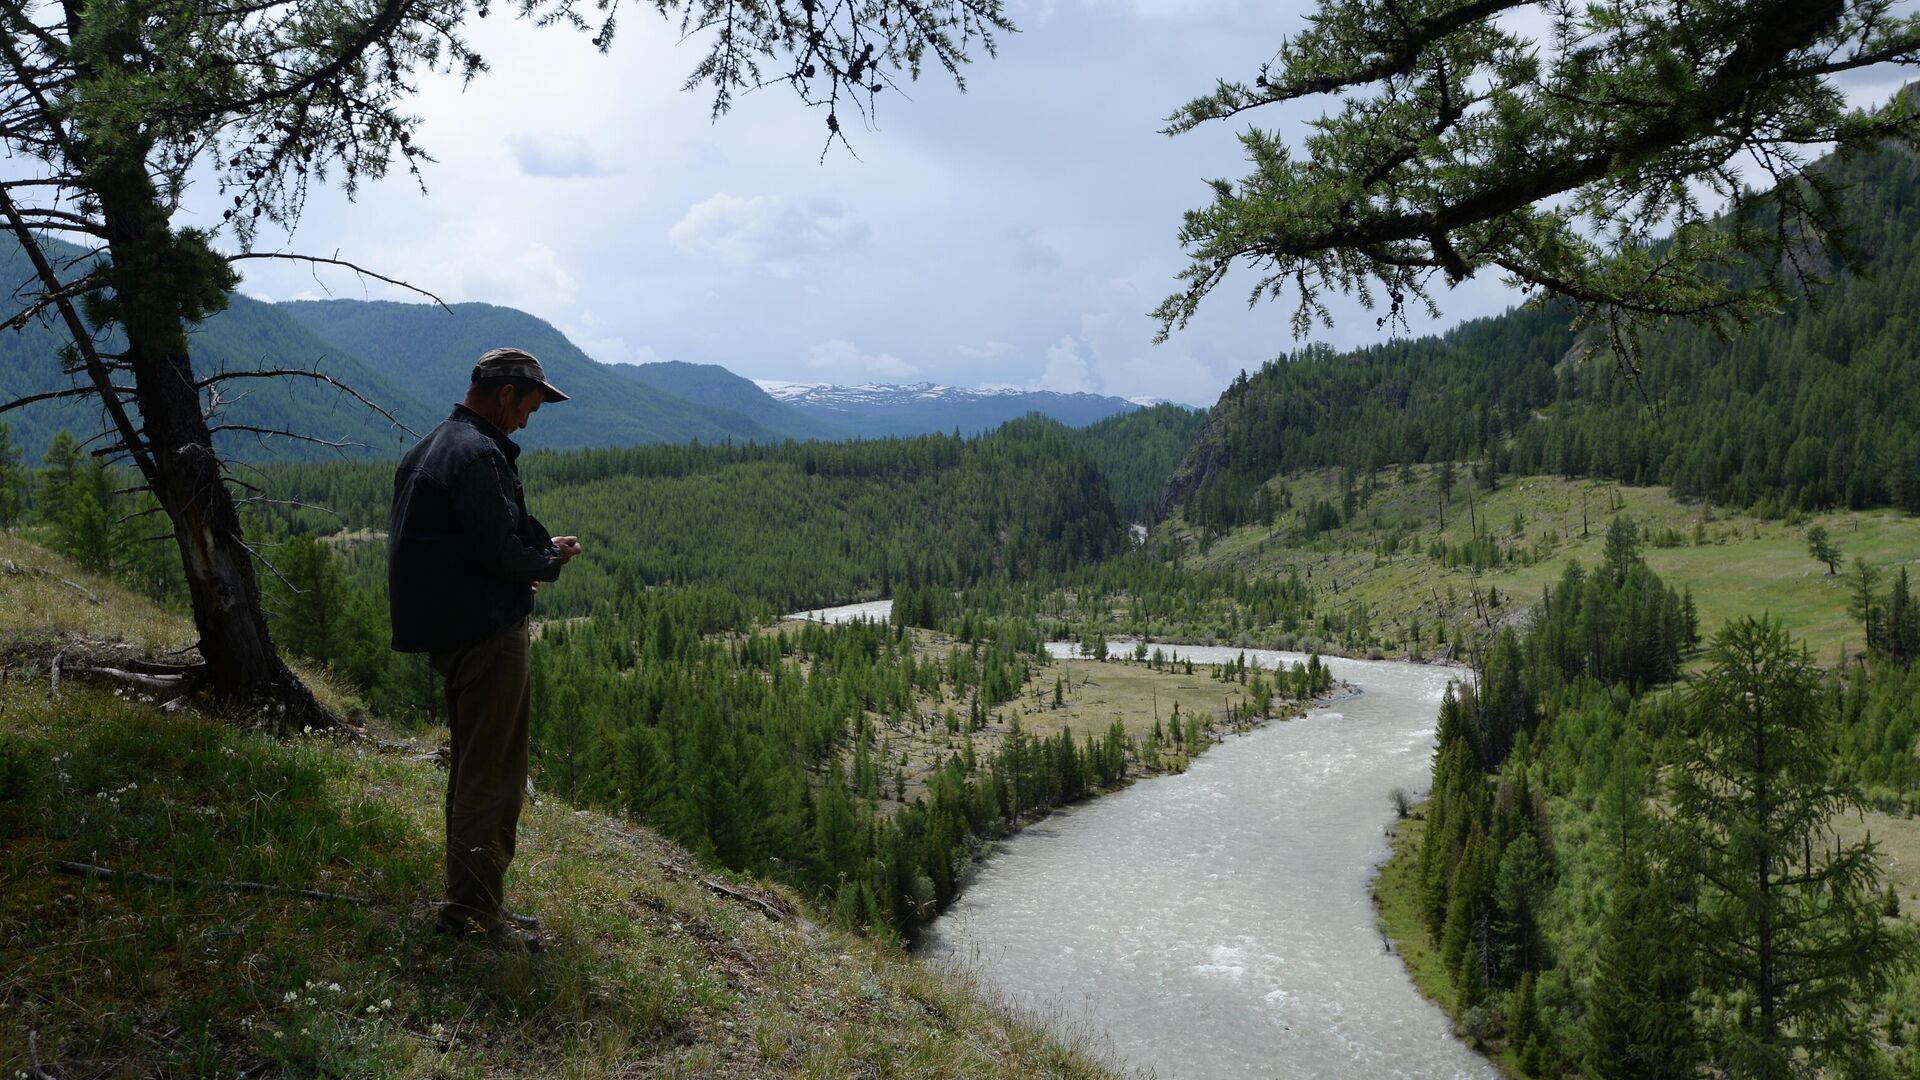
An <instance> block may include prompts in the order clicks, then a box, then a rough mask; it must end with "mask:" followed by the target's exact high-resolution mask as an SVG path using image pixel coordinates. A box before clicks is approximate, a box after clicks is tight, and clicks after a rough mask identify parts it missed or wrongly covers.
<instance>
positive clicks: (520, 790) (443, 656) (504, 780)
mask: <svg viewBox="0 0 1920 1080" xmlns="http://www.w3.org/2000/svg"><path fill="white" fill-rule="evenodd" d="M528 657H529V652H528V645H527V621H526V620H525V619H522V620H520V621H519V622H516V623H514V624H513V625H512V626H509V627H507V628H506V629H504V630H502V631H500V632H499V633H497V634H495V635H493V636H492V637H489V638H487V639H485V640H483V641H480V642H477V643H475V644H473V645H469V646H466V647H465V648H460V649H446V650H439V651H436V652H434V653H432V654H431V659H432V661H433V669H434V670H435V671H438V672H439V673H440V677H441V679H443V680H444V681H445V683H446V688H447V727H448V728H449V729H451V730H452V732H453V756H452V760H451V761H450V762H449V764H448V771H447V912H448V914H449V915H453V916H458V917H464V918H467V919H471V920H473V921H474V922H475V923H477V924H479V925H481V926H492V925H493V924H495V923H497V922H499V921H500V906H501V900H502V898H503V897H504V895H505V881H506V876H507V866H508V864H510V863H512V862H513V839H514V832H515V830H516V829H517V828H518V826H519V824H520V800H521V797H522V795H523V794H524V793H525V791H526V787H527V709H528V704H529V698H528V692H529V689H530V682H531V680H530V677H529V670H528Z"/></svg>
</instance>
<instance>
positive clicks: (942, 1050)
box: [0, 537, 1107, 1077]
mask: <svg viewBox="0 0 1920 1080" xmlns="http://www.w3.org/2000/svg"><path fill="white" fill-rule="evenodd" d="M0 555H3V556H4V557H5V558H7V559H9V560H12V562H13V563H14V564H15V565H16V566H20V567H29V568H51V569H52V570H53V572H54V573H55V574H57V575H59V576H61V577H66V578H70V579H74V580H75V581H76V583H77V584H79V585H81V586H83V587H85V588H87V589H89V590H92V591H93V592H94V593H95V594H96V595H97V596H98V597H99V598H100V599H101V600H102V603H100V604H98V605H94V604H89V603H86V602H84V601H81V602H76V601H75V597H76V593H75V592H74V591H73V590H72V589H71V588H69V587H68V586H66V585H63V584H61V583H60V582H58V581H56V580H52V579H48V578H40V577H31V576H27V577H9V578H8V579H7V580H6V587H5V589H4V590H0V641H3V642H4V643H5V649H6V651H7V654H8V658H7V662H6V665H5V669H4V670H5V676H4V679H0V702H4V708H3V709H0V881H3V882H4V883H5V886H4V887H5V893H6V896H7V903H6V905H5V907H4V908H0V936H3V937H4V940H5V941H6V942H7V943H8V944H7V956H8V962H7V979H6V981H5V982H4V983H0V1068H4V1069H5V1070H6V1073H7V1075H9V1076H11V1075H14V1074H16V1073H23V1072H24V1073H28V1074H29V1075H32V1073H31V1072H29V1070H43V1071H44V1072H45V1074H46V1075H58V1076H86V1075H104V1074H115V1075H141V1076H148V1075H178V1076H204V1075H210V1074H214V1073H219V1074H225V1075H233V1074H236V1073H238V1074H240V1075H249V1076H251V1075H292V1074H299V1075H333V1076H353V1077H372V1076H412V1075H481V1074H484V1075H488V1076H499V1077H520V1076H528V1077H531V1076H558V1075H615V1074H618V1075H698V1076H715V1077H759V1076H789V1075H791V1076H846V1075H890V1076H926V1077H967V1076H978V1077H990V1076H991V1077H998V1076H1007V1075H1034V1076H1063V1077H1093V1076H1104V1075H1107V1072H1106V1071H1105V1069H1104V1068H1103V1067H1102V1066H1101V1065H1100V1064H1098V1063H1097V1062H1095V1061H1094V1060H1093V1059H1092V1058H1090V1057H1089V1056H1088V1055H1087V1054H1085V1053H1083V1052H1081V1051H1078V1050H1075V1049H1073V1048H1069V1047H1063V1046H1061V1045H1059V1044H1057V1043H1055V1042H1053V1041H1051V1040H1050V1039H1049V1038H1048V1037H1047V1036H1045V1035H1043V1034H1041V1033H1040V1032H1039V1030H1038V1028H1037V1027H1035V1026H1032V1025H1030V1024H1028V1023H1026V1022H1024V1021H1022V1020H1020V1019H1017V1018H1014V1017H1012V1016H1010V1015H1008V1014H1007V1013H1005V1012H1004V1011H1002V1010H1000V1009H997V1008H995V1007H992V1006H989V1005H986V1004H982V1003H981V1002H980V1001H979V1000H977V999H976V998H974V997H973V996H971V994H970V992H969V990H968V988H967V986H966V984H965V983H964V982H962V981H956V980H955V979H953V978H950V977H947V976H943V975H939V974H936V973H934V972H931V971H929V970H927V969H925V968H922V967H920V966H919V965H917V964H914V963H913V962H911V961H909V960H907V959H905V958H904V957H903V956H902V955H901V954H900V953H899V952H898V951H897V950H895V949H892V948H890V947H887V946H883V945H878V944H875V943H872V942H869V941H866V940H863V939H860V938H856V937H852V936H850V935H847V934H845V933H842V932H840V931H837V930H833V929H830V928H828V926H827V921H826V920H825V919H823V918H821V917H819V916H816V915H815V914H813V913H812V912H810V911H809V910H808V909H807V908H806V907H805V906H804V905H803V904H801V903H800V902H798V901H797V900H796V899H795V898H794V896H793V895H792V894H790V893H787V892H785V891H779V890H769V889H767V888H766V887H763V886H760V885H757V884H754V883H752V882H745V881H737V880H734V879H730V878H725V877H720V876H715V875H714V874H712V873H711V872H709V871H705V870H702V869H700V868H699V866H698V863H697V861H696V860H695V859H694V858H693V857H692V856H690V855H689V854H688V853H687V852H685V851H684V850H681V849H679V848H677V847H675V846H674V845H672V844H670V843H667V842H666V841H663V840H661V839H660V838H659V837H658V836H656V835H655V834H653V833H651V832H649V831H647V830H645V829H642V828H638V827H636V826H632V825H629V824H626V823H623V822H621V821H619V820H616V819H612V818H607V817H603V816H600V815H598V814H594V813H588V812H585V811H573V810H571V809H570V808H568V807H565V806H563V805H560V804H559V803H557V802H556V801H553V800H551V799H541V800H539V802H538V803H537V804H536V805H535V806H533V807H531V808H529V811H528V814H527V816H526V817H525V818H524V819H523V822H522V828H521V857H520V859H519V860H518V861H517V862H516V866H515V873H514V880H513V881H512V883H511V885H510V888H511V890H512V894H513V896H514V897H516V898H517V899H518V900H519V901H520V904H521V907H522V910H524V911H526V912H528V913H530V914H533V915H535V916H538V917H539V918H540V919H541V920H543V922H544V924H545V935H546V938H547V941H548V949H547V951H546V952H545V953H543V954H541V955H539V956H536V957H501V956H497V955H494V954H491V953H489V952H486V951H483V950H479V949H475V948H473V947H471V946H465V945H456V944H454V943H451V942H449V941H448V940H447V939H444V938H441V937H438V936H436V935H433V934H431V933H430V932H429V930H428V927H429V925H430V922H431V918H432V914H433V904H434V897H435V895H436V891H437V887H438V880H439V871H438V861H439V857H440V850H439V841H438V836H439V829H440V814H441V804H440V800H441V794H442V789H443V784H444V780H443V779H442V777H441V776H440V774H439V772H438V771H437V769H436V768H435V766H434V765H433V764H432V763H431V755H430V754H427V753H425V752H426V751H427V750H430V749H431V748H432V747H434V746H435V745H438V743H439V742H440V741H441V740H442V739H443V738H444V732H443V731H437V730H422V731H412V732H391V731H384V730H383V728H382V725H381V724H380V723H379V722H378V721H377V720H376V721H375V723H374V730H375V731H376V732H379V733H380V734H379V737H377V738H375V739H370V740H367V741H364V742H361V743H356V744H341V743H336V742H333V741H330V740H323V739H319V738H301V737H297V736H296V737H293V738H291V739H286V740H281V739H276V738H273V737H271V736H269V735H267V734H264V733H261V732H258V731H254V730H248V729H243V728H241V727H238V726H236V725H234V724H231V723H228V722H224V721H222V720H220V719H218V718H214V717H206V716H200V715H196V714H194V713H193V712H192V710H191V708H189V709H187V710H184V711H177V712H173V713H165V712H162V710H161V709H160V707H159V706H158V705H157V704H156V703H154V702H153V701H151V700H150V699H149V698H147V697H146V696H145V695H142V694H137V693H128V692H124V691H118V690H113V689H108V688H106V687H102V686H99V685H91V684H87V683H84V682H82V681H80V680H78V679H76V678H75V677H74V675H73V669H74V667H76V666H77V665H78V660H79V657H80V656H81V655H82V654H83V653H86V652H88V651H93V652H96V653H99V652H107V653H116V654H118V655H122V656H124V655H131V654H141V653H148V654H150V653H154V652H157V651H160V650H165V649H170V648H173V647H175V646H177V645H178V644H179V643H180V642H182V641H184V640H187V639H190V637H191V632H190V629H189V628H188V627H187V626H186V625H185V624H184V623H182V622H181V621H180V620H178V619H175V618H173V617H170V616H168V615H166V614H165V613H163V612H160V611H157V610H154V609H152V608H151V607H149V606H147V605H145V604H143V603H141V602H139V601H137V600H135V599H133V598H131V597H129V596H127V595H126V594H124V593H121V592H119V591H117V590H115V589H114V588H113V587H112V586H111V585H109V584H108V583H105V582H101V581H97V580H92V579H87V578H83V577H80V576H79V575H78V573H77V571H75V570H74V569H73V568H72V567H70V566H67V565H65V564H64V563H62V561H61V560H59V559H58V558H56V557H54V556H52V555H51V554H49V553H47V552H44V551H42V550H40V549H37V548H34V547H32V546H30V545H27V544H25V543H23V542H21V541H19V540H15V539H12V538H8V537H0ZM55 655H60V656H62V657H63V658H64V659H65V662H66V665H67V677H66V678H65V679H62V680H61V681H60V686H59V690H58V692H57V693H56V692H55V691H53V690H52V689H51V683H50V672H49V666H50V663H51V661H52V660H53V658H54V656H55ZM59 860H75V861H79V862H84V863H87V864H92V865H100V866H107V867H111V868H114V869H116V870H122V871H132V872H142V873H148V874H155V875H165V876H168V877H171V878H176V879H190V880H191V881H195V882H221V881H230V880H239V881H250V882H255V883H260V884H262V885H265V886H269V887H271V888H275V889H285V888H294V889H297V888H318V889H321V890H325V891H327V892H331V893H336V894H342V895H345V896H351V897H357V898H359V899H357V900H348V901H340V900H306V899H297V898H294V897H291V896H287V895H283V894H273V893H269V894H266V895H261V894H258V893H252V894H250V893H242V892H235V891H231V890H229V889H225V888H220V887H217V886H215V887H198V886H194V885H179V884H176V885H171V886H168V885H154V884H138V883H129V882H118V881H116V882H104V881H97V880H89V879H84V878H80V877H74V876H69V875H65V874H60V873H55V872H53V868H54V864H55V863H56V861H59ZM30 1033H31V1036H30Z"/></svg>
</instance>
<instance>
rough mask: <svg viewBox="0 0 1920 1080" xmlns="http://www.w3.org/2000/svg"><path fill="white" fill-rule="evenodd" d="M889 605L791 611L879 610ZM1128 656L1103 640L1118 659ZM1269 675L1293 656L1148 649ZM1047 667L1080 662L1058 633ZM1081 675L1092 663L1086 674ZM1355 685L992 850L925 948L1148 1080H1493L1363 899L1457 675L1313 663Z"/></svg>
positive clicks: (1415, 667)
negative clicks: (1398, 801)
mask: <svg viewBox="0 0 1920 1080" xmlns="http://www.w3.org/2000/svg"><path fill="white" fill-rule="evenodd" d="M891 608H892V605H891V604H890V603H888V602H886V601H879V602H875V603H870V604H859V605H850V606H848V607H845V608H832V609H822V610H820V611H814V612H807V613H803V614H801V615H798V616H795V617H799V618H808V617H810V618H815V619H821V620H823V621H827V622H840V621H845V620H847V619H849V618H855V617H860V618H869V619H886V618H888V617H889V616H890V615H891ZM1133 647H1134V643H1133V642H1131V641H1115V642H1111V643H1109V645H1108V649H1109V652H1110V653H1112V654H1113V655H1115V656H1130V655H1132V652H1133ZM1150 648H1158V649H1160V650H1161V651H1162V652H1164V653H1167V654H1169V655H1171V656H1173V657H1177V658H1184V659H1191V660H1193V661H1195V662H1196V663H1221V662H1225V661H1229V660H1232V659H1234V658H1235V657H1237V656H1240V655H1242V654H1244V655H1245V656H1246V657H1247V659H1248V661H1249V662H1250V663H1257V664H1259V665H1260V666H1261V667H1264V668H1273V667H1275V666H1278V665H1280V664H1287V665H1291V664H1294V663H1296V662H1304V661H1305V660H1306V657H1305V656H1304V655H1301V654H1299V653H1283V652H1274V651H1270V650H1263V649H1235V648H1223V647H1214V646H1187V645H1165V644H1162V645H1157V646H1150ZM1048 650H1049V652H1051V653H1052V654H1053V655H1054V656H1056V657H1074V656H1078V653H1077V651H1076V646H1075V645H1074V644H1073V643H1071V642H1054V643H1050V644H1049V645H1048ZM1086 662H1087V663H1089V664H1091V663H1092V661H1086ZM1323 662H1324V663H1326V664H1327V665H1328V666H1329V667H1330V668H1331V669H1332V670H1333V674H1334V676H1335V677H1336V678H1339V679H1341V680H1343V681H1345V682H1347V683H1350V684H1352V685H1353V686H1354V687H1357V688H1358V692H1357V693H1354V694H1352V695H1350V696H1346V697H1342V698H1340V699H1339V700H1336V701H1334V702H1332V703H1331V704H1329V705H1327V706H1326V707H1324V708H1317V709H1313V710H1311V711H1310V712H1309V713H1308V714H1307V715H1306V716H1305V717H1303V718H1301V719H1298V720H1290V721H1284V722H1276V723H1272V724H1268V725H1266V726H1264V727H1262V728H1259V729H1256V730H1254V731H1252V732H1249V733H1247V734H1244V735H1238V736H1233V737H1230V738H1229V739H1227V741H1226V742H1224V743H1222V744H1220V745H1218V746H1215V747H1212V748H1211V749H1209V750H1208V751H1207V752H1206V753H1205V754H1202V755H1201V756H1200V757H1198V758H1196V759H1195V760H1194V762H1193V763H1192V765H1191V766H1190V767H1189V768H1188V770H1187V771H1186V772H1185V773H1183V774H1181V775H1178V776H1164V777H1156V778H1153V779H1150V780H1146V781H1142V782H1140V783H1136V784H1134V785H1133V786H1131V787H1129V788H1126V789H1125V790H1122V791H1119V792H1116V793H1114V794H1111V795H1106V796H1102V797H1100V798H1098V799H1094V800H1092V801H1090V802H1087V803H1082V804H1080V805H1079V806H1075V807H1071V808H1069V809H1067V810H1064V811H1060V812H1058V813H1055V814H1054V815H1052V816H1051V817H1049V818H1047V819H1045V820H1043V821H1041V822H1039V823H1037V824H1035V825H1032V826H1029V827H1028V828H1026V829H1025V830H1023V831H1022V832H1020V833H1019V834H1018V835H1016V836H1014V837H1012V838H1011V839H1009V840H1007V841H1004V842H1002V843H1001V844H999V845H998V847H997V849H996V850H995V852H994V853H993V855H992V857H991V858H989V859H987V860H986V861H985V862H984V864H983V865H982V866H981V867H980V869H979V870H978V872H977V873H976V875H975V876H974V878H973V880H972V881H971V882H969V883H968V885H967V886H966V888H965V889H964V890H963V891H962V892H961V894H960V898H959V899H958V900H957V901H956V902H955V903H954V905H953V907H952V908H950V909H949V910H948V912H947V913H946V914H945V915H943V916H941V917H940V918H939V919H938V920H936V921H935V922H934V924H933V925H932V927H931V928H929V930H928V932H927V934H926V936H925V938H924V940H923V942H922V944H921V946H920V954H921V955H922V956H923V957H924V958H926V959H928V960H929V961H931V962H934V963H942V964H954V965H959V966H962V967H965V968H968V969H970V970H971V971H973V972H974V973H975V974H977V975H978V976H979V977H980V978H981V980H982V981H983V982H985V983H986V985H987V986H988V987H989V988H991V989H994V990H997V991H999V992H1000V993H1002V994H1004V995H1005V996H1006V997H1007V998H1008V999H1009V1000H1010V1001H1012V1002H1013V1003H1015V1004H1017V1005H1019V1006H1021V1007H1023V1008H1025V1009H1028V1010H1030V1011H1032V1012H1033V1013H1035V1014H1037V1015H1038V1016H1039V1017H1040V1018H1042V1019H1043V1020H1045V1021H1047V1022H1049V1023H1051V1024H1053V1025H1054V1026H1055V1027H1056V1029H1057V1030H1058V1031H1059V1032H1060V1033H1061V1034H1062V1035H1065V1036H1067V1037H1070V1038H1084V1039H1090V1040H1091V1042H1092V1043H1093V1044H1094V1045H1095V1046H1096V1047H1100V1048H1105V1049H1109V1050H1111V1051H1112V1053H1113V1054H1114V1055H1115V1056H1116V1057H1117V1058H1118V1059H1119V1060H1120V1062H1121V1063H1122V1064H1124V1065H1125V1066H1128V1067H1131V1068H1138V1069H1145V1070H1151V1071H1152V1072H1153V1073H1154V1074H1155V1075H1156V1076H1159V1077H1163V1078H1169V1080H1171V1078H1186V1077H1191V1078H1205V1080H1212V1078H1222V1080H1225V1078H1235V1077H1285V1078H1292V1077H1368V1078H1371V1077H1408V1078H1413V1077H1420V1078H1429V1077H1432V1078H1439V1077H1449V1078H1451V1077H1471V1078H1474V1080H1497V1078H1498V1077H1499V1073H1498V1072H1497V1071H1496V1070H1495V1069H1494V1068H1493V1066H1492V1065H1490V1064H1489V1063H1488V1062H1487V1061H1486V1059H1485V1058H1483V1057H1481V1056H1480V1055H1478V1054H1476V1053H1474V1052H1473V1051H1471V1050H1469V1049H1467V1047H1466V1046H1465V1045H1464V1044H1462V1043H1461V1042H1460V1041H1459V1040H1457V1039H1455V1038H1454V1037H1453V1036H1452V1035H1451V1033H1450V1032H1449V1027H1448V1021H1447V1018H1446V1015H1445V1014H1444V1013H1442V1012H1441V1011H1440V1009H1439V1008H1438V1007H1437V1006H1435V1005H1434V1004H1432V1003H1431V1002H1429V1001H1427V1000H1426V999H1425V998H1423V997H1421V996H1420V994H1419V992H1418V991H1416V990H1415V989H1414V988H1413V983H1412V981H1411V980H1410V979H1409V978H1408V977H1407V973H1406V970H1405V969H1404V968H1402V967H1401V965H1400V961H1399V958H1398V957H1396V956H1394V955H1393V954H1392V953H1391V952H1389V951H1388V950H1387V948H1386V945H1385V942H1384V941H1383V939H1382V937H1381V935H1380V931H1379V929H1378V926H1377V924H1376V921H1375V917H1374V911H1373V902H1372V899H1371V897H1370V896H1369V895H1368V892H1367V887H1368V884H1369V882H1370V881H1371V880H1372V877H1373V874H1374V870H1375V868H1376V867H1377V866H1378V865H1379V864H1380V862H1381V861H1382V860H1384V859H1385V858H1386V856H1387V839H1386V835H1385V830H1386V827H1387V826H1388V825H1389V824H1390V823H1391V821H1392V817H1393V812H1392V809H1391V807H1390V805H1389V803H1388V801H1387V793H1388V792H1389V791H1391V790H1392V789H1393V788H1395V787H1404V788H1406V789H1407V790H1408V791H1424V790H1425V789H1426V787H1427V784H1428V780H1429V772H1430V764H1431V762H1430V758H1431V755H1432V752H1433V736H1434V721H1435V719H1436V716H1437V713H1438V709H1439V702H1440V697H1441V694H1442V693H1444V692H1445V690H1446V686H1447V682H1448V680H1450V679H1452V678H1455V677H1457V676H1458V675H1459V674H1460V672H1459V671H1458V670H1457V669H1452V668H1445V667H1432V666H1427V665H1422V664H1407V663H1397V662H1393V661H1367V660H1347V659H1342V658H1340V657H1327V658H1323Z"/></svg>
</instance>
